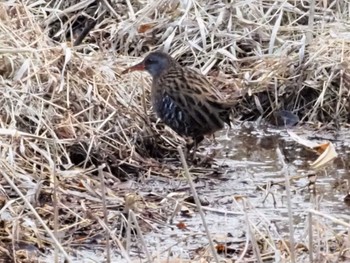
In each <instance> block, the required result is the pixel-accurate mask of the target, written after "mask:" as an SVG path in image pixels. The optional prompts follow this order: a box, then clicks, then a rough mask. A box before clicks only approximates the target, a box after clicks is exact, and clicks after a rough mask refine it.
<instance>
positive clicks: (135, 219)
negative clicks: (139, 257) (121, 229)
mask: <svg viewBox="0 0 350 263" xmlns="http://www.w3.org/2000/svg"><path fill="white" fill-rule="evenodd" d="M129 217H131V218H132V221H134V224H135V228H136V231H137V235H138V236H139V238H140V241H141V244H142V246H143V247H144V249H145V253H146V257H147V259H148V262H149V263H152V262H153V260H152V258H151V255H150V253H149V251H148V249H147V246H146V242H145V239H144V238H143V235H142V231H141V228H140V226H139V223H138V222H137V218H136V216H135V213H134V211H132V210H131V209H130V210H129Z"/></svg>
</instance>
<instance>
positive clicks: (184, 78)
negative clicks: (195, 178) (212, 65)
mask: <svg viewBox="0 0 350 263" xmlns="http://www.w3.org/2000/svg"><path fill="white" fill-rule="evenodd" d="M132 71H147V72H148V73H149V74H150V75H151V77H152V87H151V103H152V106H153V109H154V111H155V112H156V114H157V116H158V117H159V118H160V119H161V120H162V121H163V122H164V123H165V124H166V125H167V126H169V127H170V128H171V129H172V130H174V131H175V132H176V133H177V134H179V135H180V136H182V137H190V138H192V142H191V143H188V144H187V151H188V152H189V151H190V150H191V149H192V151H193V152H195V151H196V150H197V147H198V145H199V144H200V143H201V142H202V141H203V139H204V138H205V136H206V135H212V134H214V133H215V132H216V131H218V130H221V129H223V128H224V125H225V123H227V124H228V125H229V126H230V127H231V125H230V123H231V119H230V116H231V112H232V107H233V106H234V103H233V102H230V101H225V100H224V99H223V97H222V95H221V94H220V93H219V91H218V90H217V89H216V88H215V87H214V86H213V84H212V83H211V82H210V81H209V80H208V79H207V78H206V76H204V75H203V74H201V73H199V72H198V71H197V70H195V69H193V68H190V67H184V66H182V65H180V64H179V63H178V62H177V61H176V60H175V59H174V58H173V57H171V56H170V55H169V54H168V53H165V52H163V51H153V52H151V53H149V54H148V55H147V56H146V57H145V58H144V59H143V60H142V61H141V62H140V63H138V64H136V65H134V66H131V67H129V68H127V69H125V70H124V71H123V72H122V73H121V74H126V73H129V72H132Z"/></svg>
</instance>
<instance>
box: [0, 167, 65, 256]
mask: <svg viewBox="0 0 350 263" xmlns="http://www.w3.org/2000/svg"><path fill="white" fill-rule="evenodd" d="M1 162H2V165H1V166H2V169H1V171H0V172H1V174H2V176H3V177H4V178H5V180H6V181H7V182H8V184H9V185H11V187H12V188H13V189H14V190H15V191H16V193H17V194H18V195H19V196H20V197H21V199H22V200H23V201H24V203H25V204H26V206H27V207H28V208H29V209H30V211H31V212H32V213H33V214H34V216H35V217H36V219H37V220H38V221H39V222H40V224H41V225H42V226H43V227H44V228H45V231H46V232H47V234H48V235H49V236H50V237H51V239H52V240H53V242H54V243H55V245H56V246H57V247H58V249H59V250H60V251H61V253H62V254H63V256H64V257H65V259H66V260H67V262H72V260H71V259H70V257H69V256H68V254H67V252H66V251H65V250H64V248H63V246H62V245H61V243H60V242H59V241H58V240H57V239H56V237H55V235H54V234H53V233H52V231H51V229H50V228H49V227H48V226H47V225H46V223H45V222H44V221H43V220H42V219H41V217H40V215H39V214H38V212H37V211H36V210H35V208H34V207H33V206H32V204H31V203H30V202H29V201H28V200H27V198H26V197H25V196H24V194H22V192H21V190H19V189H18V187H17V186H16V184H15V183H14V182H13V181H12V180H11V178H10V177H9V176H8V175H7V174H6V173H5V172H4V171H5V170H6V167H7V165H6V163H4V161H1Z"/></svg>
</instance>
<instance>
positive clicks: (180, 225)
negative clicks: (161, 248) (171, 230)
mask: <svg viewBox="0 0 350 263" xmlns="http://www.w3.org/2000/svg"><path fill="white" fill-rule="evenodd" d="M176 226H177V228H178V229H181V230H184V229H186V228H187V226H186V224H185V222H183V221H180V222H179V223H177V224H176Z"/></svg>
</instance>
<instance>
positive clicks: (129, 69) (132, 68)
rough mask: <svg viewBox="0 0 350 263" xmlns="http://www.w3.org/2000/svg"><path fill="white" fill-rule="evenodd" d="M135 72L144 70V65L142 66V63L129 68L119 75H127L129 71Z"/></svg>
mask: <svg viewBox="0 0 350 263" xmlns="http://www.w3.org/2000/svg"><path fill="white" fill-rule="evenodd" d="M136 70H145V64H143V62H141V63H139V64H136V65H134V66H132V67H130V68H127V69H126V70H124V71H123V72H122V73H121V74H125V73H129V72H131V71H136Z"/></svg>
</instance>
